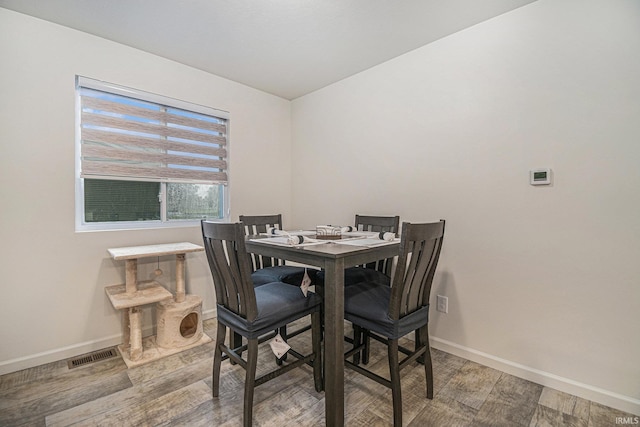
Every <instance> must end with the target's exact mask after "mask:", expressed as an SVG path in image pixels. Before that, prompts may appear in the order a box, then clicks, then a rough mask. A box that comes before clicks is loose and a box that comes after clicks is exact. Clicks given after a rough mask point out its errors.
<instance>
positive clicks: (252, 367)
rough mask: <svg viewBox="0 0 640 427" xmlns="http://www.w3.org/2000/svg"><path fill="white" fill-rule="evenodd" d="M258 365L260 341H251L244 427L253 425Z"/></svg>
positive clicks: (248, 349)
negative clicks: (254, 392) (254, 393)
mask: <svg viewBox="0 0 640 427" xmlns="http://www.w3.org/2000/svg"><path fill="white" fill-rule="evenodd" d="M257 364H258V339H257V338H255V339H250V340H249V342H248V345H247V368H246V376H245V380H244V415H243V425H244V427H251V425H252V423H253V391H254V389H255V385H256V366H257Z"/></svg>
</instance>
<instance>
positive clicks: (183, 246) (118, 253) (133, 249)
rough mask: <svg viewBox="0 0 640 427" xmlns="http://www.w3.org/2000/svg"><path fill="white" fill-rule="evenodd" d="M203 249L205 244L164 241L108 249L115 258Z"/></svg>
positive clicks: (142, 256) (134, 257) (141, 256)
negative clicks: (155, 243) (157, 243)
mask: <svg viewBox="0 0 640 427" xmlns="http://www.w3.org/2000/svg"><path fill="white" fill-rule="evenodd" d="M203 250H204V247H203V246H198V245H195V244H193V243H189V242H180V243H162V244H159V245H144V246H129V247H125V248H112V249H108V251H109V254H110V255H111V257H112V258H113V259H115V260H121V259H137V258H146V257H157V256H162V255H177V254H185V253H188V252H199V251H203Z"/></svg>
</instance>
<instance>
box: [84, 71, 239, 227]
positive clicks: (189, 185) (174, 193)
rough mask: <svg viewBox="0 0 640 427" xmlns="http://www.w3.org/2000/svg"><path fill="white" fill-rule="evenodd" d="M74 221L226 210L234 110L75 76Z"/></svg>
mask: <svg viewBox="0 0 640 427" xmlns="http://www.w3.org/2000/svg"><path fill="white" fill-rule="evenodd" d="M76 92H77V123H78V128H77V142H76V152H77V156H76V158H77V161H76V169H77V173H76V177H77V179H76V182H77V185H76V229H77V230H81V231H82V230H108V229H122V228H148V227H166V226H180V225H195V224H196V223H198V222H199V221H200V220H201V219H213V220H216V219H225V218H228V200H229V197H228V191H227V189H228V176H227V142H228V141H227V135H228V119H229V115H228V113H226V112H224V111H219V110H215V109H213V108H209V107H203V106H200V105H195V104H190V103H187V102H183V101H179V100H175V99H171V98H167V97H163V96H160V95H155V94H151V93H146V92H142V91H139V90H134V89H129V88H125V87H120V86H116V85H113V84H110V83H105V82H100V81H97V80H91V79H87V78H84V77H78V78H77V84H76Z"/></svg>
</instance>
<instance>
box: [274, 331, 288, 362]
mask: <svg viewBox="0 0 640 427" xmlns="http://www.w3.org/2000/svg"><path fill="white" fill-rule="evenodd" d="M269 345H270V346H271V351H273V354H275V355H276V357H277V358H278V359H282V356H284V355H285V354H287V351H289V349H290V348H291V346H290V345H289V344H287V343H286V342H285V341H284V340H283V339H282V337H281V336H280V334H278V335H276V336H275V338H273V339H272V340H271V341H270V342H269Z"/></svg>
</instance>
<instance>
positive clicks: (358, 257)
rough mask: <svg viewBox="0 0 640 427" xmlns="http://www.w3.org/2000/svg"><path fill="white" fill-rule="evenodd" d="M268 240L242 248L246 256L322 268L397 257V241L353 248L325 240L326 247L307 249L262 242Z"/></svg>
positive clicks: (249, 241)
mask: <svg viewBox="0 0 640 427" xmlns="http://www.w3.org/2000/svg"><path fill="white" fill-rule="evenodd" d="M265 239H269V237H267V236H247V239H246V242H245V245H246V248H247V251H248V252H251V253H256V254H260V255H268V256H274V257H276V258H282V259H288V260H291V261H296V262H302V263H308V264H310V265H316V266H320V267H322V262H324V260H331V259H334V260H335V259H339V258H344V259H345V260H348V261H347V262H346V264H347V265H358V264H362V263H366V262H371V260H372V259H382V258H392V257H394V256H397V255H398V250H399V247H400V241H399V240H397V241H394V242H391V243H386V244H381V245H378V246H354V245H346V244H340V243H337V241H336V240H327V242H326V243H325V244H318V245H309V246H289V245H275V244H271V243H266V242H261V240H265Z"/></svg>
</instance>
